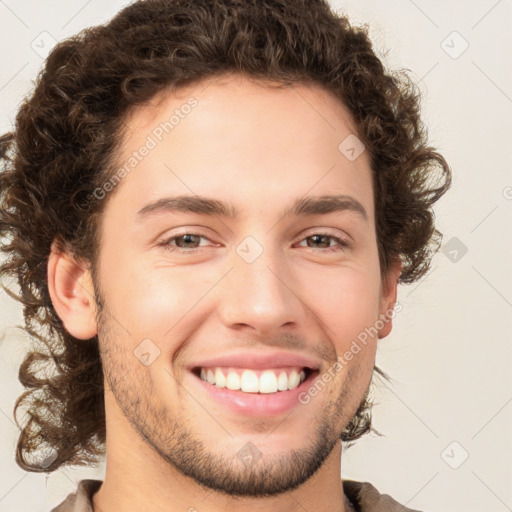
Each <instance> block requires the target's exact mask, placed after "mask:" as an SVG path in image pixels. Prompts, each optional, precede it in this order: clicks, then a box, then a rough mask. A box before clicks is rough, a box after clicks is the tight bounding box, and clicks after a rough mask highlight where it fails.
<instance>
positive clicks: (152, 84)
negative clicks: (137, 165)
mask: <svg viewBox="0 0 512 512" xmlns="http://www.w3.org/2000/svg"><path fill="white" fill-rule="evenodd" d="M232 72H234V73H240V74H243V75H244V76H247V77H250V78H251V79H257V80H261V81H263V82H264V81H269V82H270V81H273V82H275V83H278V84H282V86H290V85H292V84H294V83H300V82H309V83H311V82H313V83H315V84H318V85H320V86H321V87H323V88H325V89H326V90H328V91H331V92H332V93H334V94H335V95H336V97H337V98H339V100H340V101H341V102H342V103H344V104H345V106H346V107H347V108H348V109H349V111H350V112H351V114H352V116H353V119H354V121H355V123H356V127H357V135H358V137H359V138H360V139H361V141H362V142H363V143H364V144H365V146H366V150H367V151H368V154H369V155H370V162H371V168H372V174H373V185H374V197H375V212H376V213H375V216H376V219H375V221H376V236H377V243H378V250H379V262H380V266H381V275H383V276H384V275H386V272H387V271H388V269H389V267H390V264H391V262H392V261H393V260H395V259H400V260H401V262H402V271H401V275H400V279H399V282H401V283H412V282H414V281H416V280H418V279H420V278H421V277H422V276H424V275H425V274H426V272H427V271H428V270H429V267H430V261H431V259H432V256H433V255H434V253H435V252H437V250H438V249H439V247H440V243H441V239H442V235H441V233H440V232H439V231H438V230H437V229H436V228H435V226H434V213H433V210H432V207H433V204H434V203H435V202H436V201H437V200H438V199H439V198H440V197H441V196H442V195H443V194H444V193H445V192H446V191H447V190H448V188H449V187H450V185H451V171H450V168H449V166H448V164H447V163H446V161H445V159H444V158H443V157H442V156H441V155H440V154H439V153H437V152H436V151H434V148H432V147H431V146H429V145H428V140H427V134H426V129H425V128H424V126H423V124H422V121H421V119H420V96H421V95H420V91H419V89H418V87H417V86H416V85H415V84H414V82H413V81H412V79H411V78H410V77H409V76H408V74H407V72H406V71H404V70H401V71H395V72H388V71H386V70H385V68H384V66H383V64H382V62H381V60H380V59H379V58H378V57H377V56H376V54H375V53H374V51H373V50H372V44H371V41H370V39H369V37H368V28H367V27H355V26H352V25H351V24H350V22H349V20H348V19H347V18H346V17H345V16H342V15H340V14H338V13H335V12H333V11H332V9H331V7H330V5H329V4H328V2H327V1H326V0H293V1H292V0H250V1H247V0H142V1H138V2H135V3H133V4H131V5H129V6H127V7H126V8H124V9H123V10H121V11H120V12H119V13H118V14H117V15H116V16H115V17H114V18H113V19H112V20H110V22H108V23H106V24H104V25H99V26H96V27H92V28H88V29H85V30H83V31H82V32H80V33H79V34H77V35H76V36H73V37H71V38H69V39H67V40H65V41H62V42H60V43H59V44H57V45H56V47H55V48H54V49H53V50H52V52H51V53H50V55H49V56H48V59H47V61H46V63H45V67H44V68H43V69H42V71H41V72H40V74H39V76H38V77H37V81H36V83H35V88H34V90H33V92H32V93H31V94H30V95H29V96H28V97H27V98H26V99H25V100H24V102H23V103H22V104H21V107H20V109H19V112H18V114H17V117H16V123H15V126H14V129H13V131H12V132H10V133H7V134H5V135H3V136H2V137H1V138H0V157H1V161H2V172H1V173H0V194H1V195H0V198H1V199H0V236H2V237H4V242H5V243H4V245H3V246H2V247H1V250H2V252H3V253H5V255H6V258H5V261H4V262H3V264H2V265H1V266H0V275H1V276H2V277H5V276H11V277H13V278H15V280H16V281H17V284H18V285H19V289H20V290H21V293H20V294H19V295H16V293H14V291H12V290H9V289H8V288H7V287H5V286H4V285H2V286H3V288H4V290H5V291H6V292H7V293H8V294H9V295H11V296H12V297H13V298H15V299H17V300H19V301H20V302H21V303H22V305H23V314H24V320H25V326H24V327H23V329H25V331H26V332H28V334H29V335H30V339H31V340H32V342H33V343H34V346H33V347H32V349H33V350H32V351H31V352H30V353H28V354H27V355H26V357H25V359H24V360H23V362H22V364H21V367H20V370H19V380H20V381H21V383H22V384H23V386H25V388H27V389H28V391H25V392H24V393H23V394H22V395H21V396H20V397H19V398H18V399H17V401H16V404H15V407H14V416H15V417H16V411H17V409H18V407H20V406H21V405H27V406H28V414H27V416H28V421H27V422H26V424H25V425H24V426H23V427H22V426H20V424H19V423H18V420H17V419H16V422H17V424H18V426H19V427H20V429H21V432H20V436H19V439H18V443H17V450H16V462H17V464H18V465H19V466H20V467H22V468H23V469H25V470H27V471H39V472H41V471H47V472H49V471H54V470H55V469H58V468H59V467H60V466H63V465H86V464H89V463H96V462H98V461H99V460H100V457H102V456H103V455H104V446H105V439H106V437H105V436H106V431H105V411H104V389H103V375H102V366H101V359H100V352H99V348H98V339H97V336H95V337H94V338H92V339H91V340H89V341H88V342H84V341H83V340H78V339H76V338H74V337H73V336H71V335H70V334H69V333H68V332H67V331H66V330H65V328H64V326H63V323H62V321H61V320H60V318H59V317H58V315H57V314H56V312H55V309H54V307H53V305H52V302H51V300H50V296H49V292H48V286H47V262H48V257H49V255H50V249H51V245H52V242H53V241H54V240H55V241H56V242H57V243H58V248H59V249H60V250H66V251H68V252H69V253H70V254H71V255H73V256H74V257H75V258H76V259H77V260H78V261H84V262H88V263H90V264H91V266H92V268H93V269H94V264H95V257H96V256H97V254H98V248H99V241H98V237H97V226H98V223H99V220H100V217H101V215H102V212H103V209H104V208H105V205H106V203H107V201H108V199H109V197H110V196H111V194H109V195H107V196H106V197H105V198H104V199H102V200H95V199H94V198H95V196H94V194H93V191H94V190H95V189H96V188H97V187H99V186H101V185H102V184H103V183H105V181H106V180H107V179H108V177H109V176H112V173H113V171H114V160H115V155H116V150H117V149H118V148H119V144H120V143H121V140H122V134H123V120H124V119H126V116H127V115H128V114H129V113H130V111H131V110H132V109H133V108H134V106H136V105H143V104H144V103H146V102H148V101H149V100H150V99H151V98H152V97H154V95H155V94H156V93H158V92H160V91H163V90H164V89H173V88H178V87H181V86H184V85H187V84H190V83H193V82H195V81H198V80H200V79H203V78H208V77H214V76H220V75H223V74H227V73H232ZM42 369H46V370H48V372H47V373H45V374H44V375H41V370H42ZM375 370H376V371H377V372H378V373H380V374H381V375H384V376H386V375H385V373H384V372H382V371H381V370H380V369H378V368H377V367H375ZM369 430H372V429H371V416H370V406H369V401H368V393H367V396H366V397H365V400H364V401H363V402H362V403H361V405H360V407H359V410H358V411H357V413H356V415H355V416H354V418H353V420H352V422H351V423H350V424H349V425H347V427H346V428H345V430H344V432H343V435H342V440H343V441H353V440H355V439H358V438H359V437H361V436H362V435H363V434H364V433H366V432H368V431H369ZM42 448H44V449H48V448H49V449H50V450H52V451H53V456H52V457H50V458H48V457H47V458H46V459H45V463H43V464H41V462H34V461H31V460H30V458H31V457H32V456H33V455H34V453H36V452H37V451H39V450H41V449H42Z"/></svg>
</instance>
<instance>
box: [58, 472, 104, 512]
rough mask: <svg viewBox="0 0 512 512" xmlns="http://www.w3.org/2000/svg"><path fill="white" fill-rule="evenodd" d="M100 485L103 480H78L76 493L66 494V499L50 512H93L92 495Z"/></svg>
mask: <svg viewBox="0 0 512 512" xmlns="http://www.w3.org/2000/svg"><path fill="white" fill-rule="evenodd" d="M102 483H103V480H93V479H84V480H80V482H79V483H78V487H77V489H76V491H75V492H72V493H70V494H68V495H67V497H66V499H65V500H64V501H63V502H62V503H60V504H59V505H57V506H56V507H55V508H52V510H51V511H50V512H93V506H92V495H93V494H94V493H95V492H96V491H97V490H98V489H99V488H100V487H101V484H102Z"/></svg>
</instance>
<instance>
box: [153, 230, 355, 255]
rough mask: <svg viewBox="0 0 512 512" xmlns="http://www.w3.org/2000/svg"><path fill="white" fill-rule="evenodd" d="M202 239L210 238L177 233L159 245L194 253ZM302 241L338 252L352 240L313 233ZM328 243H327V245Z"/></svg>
mask: <svg viewBox="0 0 512 512" xmlns="http://www.w3.org/2000/svg"><path fill="white" fill-rule="evenodd" d="M201 239H203V240H210V239H209V238H207V237H206V236H204V235H201V234H200V233H183V234H180V235H175V236H173V237H171V238H166V239H165V240H162V241H161V242H159V244H158V245H159V246H161V247H163V248H164V249H165V250H166V251H171V252H174V251H178V252H182V253H194V252H196V251H197V250H198V249H200V246H199V245H198V244H200V241H201ZM329 239H330V240H334V241H335V242H336V243H337V244H338V246H337V247H336V246H331V245H329V241H328V240H329ZM308 240H312V244H313V245H312V244H310V243H309V242H308ZM301 241H302V242H304V241H305V242H306V243H307V244H308V245H307V246H308V247H309V248H314V244H320V245H321V247H320V249H324V250H323V251H322V252H338V251H343V250H345V249H348V248H349V247H350V242H349V241H348V240H346V239H344V238H341V237H337V236H334V235H332V234H330V233H313V234H311V235H309V236H307V237H306V238H302V239H301ZM326 244H327V245H326ZM322 246H323V247H322Z"/></svg>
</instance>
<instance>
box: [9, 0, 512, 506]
mask: <svg viewBox="0 0 512 512" xmlns="http://www.w3.org/2000/svg"><path fill="white" fill-rule="evenodd" d="M126 3H127V2H125V1H122V0H115V1H114V0H109V1H100V0H89V1H87V0H67V1H63V0H59V1H53V2H48V1H39V2H35V1H27V0H18V1H17V2H14V1H13V0H5V1H2V2H0V46H1V49H2V57H1V62H2V65H1V67H0V109H1V111H0V114H1V115H0V130H1V131H2V132H4V131H6V130H8V129H9V128H10V126H11V123H12V121H13V118H14V113H15V111H16V108H17V105H18V104H19V102H20V101H21V99H22V98H23V96H24V95H25V94H26V93H27V92H28V91H29V90H30V88H31V86H32V82H31V81H32V80H33V79H34V78H35V76H36V74H37V72H38V70H39V69H40V66H41V64H42V62H43V59H42V56H44V55H42V54H43V53H44V49H43V48H39V47H37V46H36V43H38V42H39V43H38V44H39V46H43V45H42V44H41V40H43V41H44V48H45V49H48V48H49V47H51V45H52V44H53V43H52V42H53V41H54V40H61V39H64V38H66V37H68V36H70V35H72V34H74V33H76V32H78V31H79V30H81V29H82V28H84V27H87V26H90V25H94V24H97V23H102V22H104V21H106V20H107V19H108V18H110V17H111V16H112V15H113V14H114V13H115V12H117V11H118V10H119V9H120V8H121V7H122V6H123V5H126ZM331 4H332V5H333V6H334V7H335V8H337V9H341V10H342V11H344V12H346V13H348V14H349V17H350V19H351V20H352V21H353V22H355V23H357V24H360V23H365V22H367V23H368V24H369V25H370V27H371V28H370V35H371V37H372V40H373V41H374V44H375V48H376V50H377V52H378V54H379V55H380V56H381V57H382V58H384V61H385V63H387V64H388V65H389V66H391V67H392V68H407V69H409V70H410V71H411V74H412V76H413V78H414V80H415V81H416V82H417V83H418V84H419V86H420V87H421V90H422V91H423V94H424V97H423V106H424V118H425V120H426V122H427V125H428V127H429V134H430V137H431V141H432V144H433V145H434V146H436V147H437V148H438V149H439V150H440V152H441V153H442V154H443V155H444V156H445V157H446V158H447V160H448V162H449V163H450V165H451V166H452V169H453V172H454V183H453V187H452V189H451V191H449V192H448V194H447V195H446V196H445V197H444V198H443V199H442V200H441V202H440V203H438V205H437V206H436V210H435V211H436V216H437V221H438V228H439V229H440V230H441V231H442V232H443V233H444V235H445V239H444V243H445V244H446V245H444V246H443V250H442V251H441V252H440V253H438V254H437V255H436V257H435V259H434V262H433V267H432V271H431V273H430V274H429V275H428V276H427V278H426V279H424V280H423V281H421V282H420V283H416V284H414V285H410V286H401V287H400V288H399V297H398V300H399V302H400V303H401V304H402V307H403V310H402V311H401V313H399V314H398V316H397V318H396V319H395V325H394V329H393V332H392V333H391V335H390V336H389V337H388V338H386V339H384V340H381V341H380V347H379V349H378V356H377V363H378V364H379V366H380V367H381V368H383V369H384V370H386V371H387V372H388V373H390V375H391V376H392V377H393V378H394V382H393V384H392V385H391V386H388V385H386V384H384V383H381V384H380V385H379V386H378V387H377V388H376V390H375V399H376V402H378V403H379V405H376V407H375V409H374V424H375V426H376V428H377V429H378V430H379V431H380V432H382V433H383V434H385V437H366V438H363V439H362V440H360V441H359V442H358V443H357V444H355V445H354V446H353V447H351V448H350V449H348V450H347V451H345V452H344V455H343V461H342V474H343V478H347V479H355V480H367V481H370V482H372V483H373V485H375V486H376V487H377V488H378V489H379V490H380V491H381V492H383V493H388V494H390V495H391V496H393V497H394V498H395V499H397V500H398V501H399V502H401V503H403V504H406V505H407V506H409V507H411V508H414V509H420V510H424V511H432V512H441V511H443V512H444V511H448V510H450V511H453V512H462V511H464V512H476V511H481V510H485V511H486V512H501V511H505V510H512V487H511V486H510V481H511V476H512V475H511V473H512V471H511V467H512V464H511V462H512V441H511V440H510V431H511V429H510V427H511V426H512V385H511V384H512V382H511V380H512V379H511V377H510V370H511V361H512V357H511V356H512V348H511V347H512V343H511V338H512V272H511V270H510V269H511V262H512V243H511V240H512V172H511V166H512V156H511V149H510V147H511V140H512V139H511V136H512V36H511V34H512V30H511V28H512V27H511V20H512V1H511V0H499V1H497V0H481V1H471V2H461V1H454V0H452V1H448V2H442V1H440V0H435V1H432V0H430V1H428V2H427V1H426V0H415V1H413V0H393V1H388V2H381V1H378V0H373V1H370V0H357V1H356V0H352V1H349V0H345V1H343V0H339V1H338V0H336V1H334V0H333V1H332V2H331ZM34 41H35V42H34ZM34 48H35V49H34ZM387 49H389V52H388V53H387V54H386V56H385V57H384V53H385V51H386V50H387ZM466 251H467V252H466ZM0 311H1V313H0V336H1V337H3V341H2V342H1V343H0V383H1V385H0V433H1V435H0V440H1V441H0V475H1V476H2V478H0V511H8V510H9V511H12V510H17V511H21V512H24V511H27V512H28V511H34V512H49V510H50V509H51V508H52V507H53V506H55V505H56V504H57V503H59V502H60V501H62V500H63V499H64V497H65V496H66V495H67V494H68V493H69V492H72V491H74V490H75V488H76V483H77V482H78V480H80V479H81V478H100V479H101V478H103V471H104V465H101V466H100V467H98V468H85V469H84V468H77V469H65V470H61V471H58V472H56V473H53V474H50V475H45V474H44V473H42V474H36V473H26V472H24V471H23V470H22V469H21V468H19V467H18V466H17V465H16V464H15V462H14V449H15V444H16V440H17V427H16V426H15V424H14V422H13V418H12V408H13V405H14V401H15V399H16V397H17V396H18V395H19V394H20V393H21V392H22V390H23V388H22V386H21V384H20V383H19V381H18V379H17V372H18V367H19V363H20V362H21V360H22V358H23V355H24V352H25V349H26V347H27V344H26V343H27V340H26V335H25V334H24V333H23V332H22V331H20V330H19V329H16V328H15V326H16V325H20V324H21V323H22V315H21V308H20V307H19V306H18V304H17V303H15V302H14V301H12V300H11V299H10V298H9V297H8V296H6V294H5V293H4V292H0Z"/></svg>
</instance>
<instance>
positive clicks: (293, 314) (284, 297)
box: [219, 249, 306, 336]
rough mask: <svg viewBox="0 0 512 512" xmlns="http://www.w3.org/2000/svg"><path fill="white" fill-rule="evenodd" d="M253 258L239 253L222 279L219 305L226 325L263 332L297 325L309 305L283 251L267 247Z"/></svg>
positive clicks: (256, 332) (302, 318)
mask: <svg viewBox="0 0 512 512" xmlns="http://www.w3.org/2000/svg"><path fill="white" fill-rule="evenodd" d="M249 261H250V260H249ZM249 261H246V260H245V259H244V258H243V257H240V256H239V255H238V254H235V257H234V259H233V262H234V264H233V265H234V268H233V270H232V271H231V272H229V274H228V276H226V279H224V280H222V282H221V283H222V284H221V290H220V294H221V296H220V301H219V309H220V315H221V319H222V321H223V323H224V325H225V326H226V327H228V328H232V329H237V330H240V329H245V330H247V331H248V332H251V333H252V334H257V335H261V336H269V335H272V334H273V333H276V332H277V331H278V330H279V329H283V328H287V329H289V328H292V327H295V328H296V327H297V325H300V324H301V323H302V322H303V321H304V319H305V314H306V313H305V309H306V306H305V304H304V303H303V301H302V300H301V298H300V289H299V283H298V281H297V279H294V276H293V272H291V271H290V268H289V267H288V266H287V265H286V261H285V260H284V258H283V256H282V254H281V255H279V254H278V252H277V251H271V250H268V249H265V250H263V252H262V253H261V254H260V255H259V256H258V257H257V258H256V259H255V260H254V261H252V262H249Z"/></svg>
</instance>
